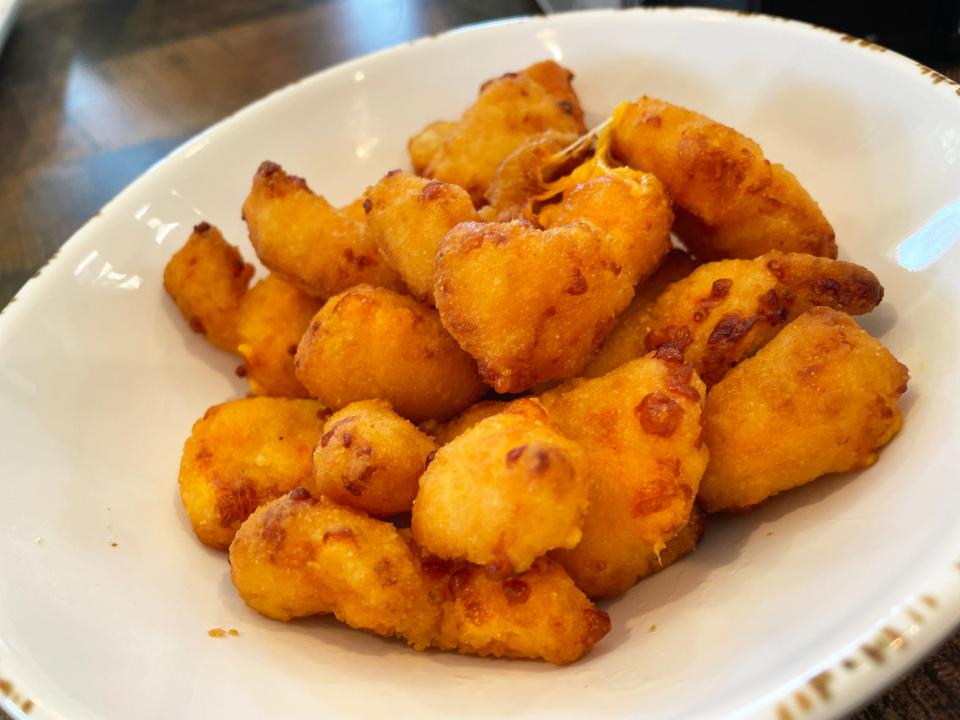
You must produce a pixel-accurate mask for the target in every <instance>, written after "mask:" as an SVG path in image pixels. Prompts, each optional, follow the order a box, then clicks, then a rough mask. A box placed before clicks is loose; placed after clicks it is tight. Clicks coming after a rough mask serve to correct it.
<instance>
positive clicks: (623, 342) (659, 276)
mask: <svg viewBox="0 0 960 720" xmlns="http://www.w3.org/2000/svg"><path fill="white" fill-rule="evenodd" d="M699 264H700V263H699V262H698V261H697V260H695V259H694V258H693V257H691V256H690V255H688V254H687V253H685V252H684V251H683V250H680V249H678V248H674V249H672V250H671V251H670V252H669V253H667V256H666V257H665V258H664V259H663V263H662V264H661V265H660V267H659V268H657V271H656V272H655V273H654V274H653V275H651V276H650V277H649V278H647V279H646V280H644V281H643V282H642V283H640V284H639V285H638V286H637V289H636V292H635V293H634V296H633V300H632V301H631V302H630V305H629V306H628V307H627V309H626V310H624V311H623V313H622V314H621V315H620V316H619V317H618V318H617V324H616V325H614V326H613V330H611V331H610V334H609V335H607V339H606V340H604V341H603V346H602V347H601V348H600V349H599V350H598V351H597V353H596V354H595V355H594V356H593V357H592V358H591V359H590V362H589V363H588V364H587V366H586V367H585V368H584V369H583V372H582V373H581V375H582V376H583V377H587V378H594V377H600V376H601V375H606V374H607V373H608V372H610V371H611V370H615V369H616V368H618V367H620V366H621V365H623V364H624V363H625V362H629V361H631V360H634V359H636V358H638V357H640V356H641V355H646V353H647V334H648V333H649V332H650V330H651V329H652V315H653V306H654V303H655V302H656V300H657V297H658V296H659V295H660V293H662V292H663V291H664V290H665V289H666V288H667V286H668V285H670V284H672V283H675V282H676V281H677V280H681V279H683V278H685V277H686V276H687V275H689V274H690V273H691V272H693V271H694V270H695V269H696V268H697V266H698V265H699Z"/></svg>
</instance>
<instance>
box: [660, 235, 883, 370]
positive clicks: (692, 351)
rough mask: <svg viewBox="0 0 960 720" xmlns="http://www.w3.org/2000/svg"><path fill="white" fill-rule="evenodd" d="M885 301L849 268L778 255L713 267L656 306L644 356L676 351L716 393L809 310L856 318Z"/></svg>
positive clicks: (859, 270)
mask: <svg viewBox="0 0 960 720" xmlns="http://www.w3.org/2000/svg"><path fill="white" fill-rule="evenodd" d="M882 299H883V286H882V285H880V281H879V280H877V278H876V276H875V275H874V274H873V273H872V272H870V271H869V270H867V269H866V268H864V267H861V266H860V265H854V264H853V263H848V262H842V261H839V260H830V259H829V258H822V257H814V256H813V255H805V254H802V253H781V252H771V253H767V254H766V255H762V256H761V257H758V258H755V259H753V260H721V261H718V262H711V263H707V264H705V265H701V266H700V267H699V268H697V269H696V270H694V271H693V272H692V273H691V274H690V275H689V276H688V277H686V278H684V279H683V280H680V281H678V282H675V283H673V284H672V285H670V286H669V287H668V288H667V289H666V290H664V291H663V293H661V294H660V296H659V297H658V298H657V301H656V303H655V304H654V307H653V310H652V311H651V315H652V318H651V321H650V324H651V329H650V332H649V333H648V335H647V340H646V344H647V349H648V350H653V349H655V348H657V347H660V346H663V345H670V346H673V347H675V348H677V349H678V350H680V351H681V352H683V354H684V357H685V358H686V359H687V361H688V362H689V363H691V364H692V365H693V367H694V368H695V369H696V371H697V373H698V374H699V375H700V377H702V378H703V380H704V382H706V383H707V385H713V384H714V383H717V382H719V381H720V380H721V379H722V378H723V376H724V375H725V374H726V373H727V371H728V370H729V369H730V368H731V367H733V366H734V365H736V364H737V363H738V362H739V361H740V360H742V359H743V358H745V357H748V356H750V355H752V354H753V353H754V352H756V351H757V350H759V349H760V348H761V347H763V345H764V344H765V343H766V342H768V341H769V340H770V339H771V338H772V337H773V336H774V335H776V334H777V332H779V331H780V329H781V328H782V327H783V326H784V325H785V324H786V323H787V322H789V321H790V320H793V319H794V318H796V317H797V316H799V315H801V314H802V313H804V312H805V311H807V310H808V309H810V308H811V307H817V306H826V307H831V308H833V309H835V310H842V311H844V312H846V313H849V314H851V315H861V314H863V313H867V312H870V311H871V310H873V308H875V307H876V306H877V305H878V304H879V303H880V301H881V300H882Z"/></svg>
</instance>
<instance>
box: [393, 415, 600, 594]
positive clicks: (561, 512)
mask: <svg viewBox="0 0 960 720" xmlns="http://www.w3.org/2000/svg"><path fill="white" fill-rule="evenodd" d="M587 494H588V483H587V468H586V458H585V455H584V452H583V449H582V448H581V447H580V446H579V445H578V444H577V443H575V442H573V441H571V440H568V439H567V438H565V437H563V436H562V435H560V434H559V433H558V432H556V431H555V430H554V429H553V428H552V427H551V424H550V420H549V417H548V416H547V414H546V412H545V411H544V410H543V408H542V407H541V405H540V403H539V402H537V401H536V400H533V399H525V400H519V401H516V402H515V403H512V404H511V405H510V406H508V407H507V408H506V409H505V410H504V411H503V412H501V413H498V414H496V415H493V416H491V417H488V418H486V419H485V420H481V421H480V422H479V423H477V424H476V425H475V426H474V427H472V428H471V429H469V430H467V431H466V432H464V433H463V434H462V435H460V436H459V437H457V438H455V439H453V440H451V441H450V442H449V443H448V444H446V445H444V446H443V447H441V448H440V449H439V450H438V451H437V452H436V455H435V457H434V458H433V460H432V461H431V462H430V464H429V466H428V467H427V469H426V472H424V473H423V476H422V477H421V478H420V492H419V494H418V495H417V499H416V502H415V503H414V506H413V516H412V524H411V529H412V530H413V537H414V539H415V540H416V541H417V544H418V545H420V546H421V547H423V548H424V549H425V550H427V551H428V552H429V553H431V554H432V555H436V556H437V557H441V558H449V559H455V560H461V559H462V560H468V561H470V562H472V563H476V564H479V565H483V566H487V567H488V568H489V569H490V571H491V572H492V573H494V574H501V575H502V574H509V573H517V572H523V571H525V570H527V569H528V568H529V567H530V566H531V565H532V564H533V561H534V560H535V559H536V558H538V557H540V556H541V555H543V554H544V553H545V552H547V551H548V550H551V549H553V548H558V547H562V548H572V547H574V546H576V544H577V543H578V542H579V541H580V536H581V531H580V527H581V526H582V525H583V518H584V514H585V512H586V509H587Z"/></svg>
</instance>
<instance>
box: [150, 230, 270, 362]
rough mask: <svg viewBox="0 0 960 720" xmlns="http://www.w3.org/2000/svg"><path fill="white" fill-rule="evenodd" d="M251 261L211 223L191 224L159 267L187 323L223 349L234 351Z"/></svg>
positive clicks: (169, 291)
mask: <svg viewBox="0 0 960 720" xmlns="http://www.w3.org/2000/svg"><path fill="white" fill-rule="evenodd" d="M252 277H253V265H251V264H249V263H245V262H244V261H243V257H242V256H241V255H240V251H239V250H237V248H236V247H235V246H234V245H231V244H230V243H228V242H227V241H226V240H224V239H223V235H221V234H220V231H219V230H217V228H215V227H214V226H213V225H211V224H210V223H205V222H202V223H200V224H199V225H197V226H196V227H194V228H193V232H192V233H191V234H190V237H189V238H188V239H187V242H186V244H185V245H184V246H183V247H182V248H180V249H179V250H177V252H175V253H174V254H173V257H171V258H170V261H169V262H168V263H167V266H166V267H165V268H164V270H163V287H164V288H165V289H166V291H167V292H168V293H170V297H172V298H173V300H174V302H176V303H177V307H179V308H180V312H182V313H183V316H184V317H185V318H186V319H187V322H188V323H190V327H191V328H192V329H193V330H194V331H196V332H198V333H203V334H204V335H206V336H207V339H209V340H210V342H212V343H213V344H214V345H216V346H217V347H218V348H220V349H221V350H226V351H227V352H236V351H237V327H236V322H237V311H238V310H239V308H240V303H241V301H242V300H243V296H244V293H246V292H247V286H248V285H249V284H250V278H252Z"/></svg>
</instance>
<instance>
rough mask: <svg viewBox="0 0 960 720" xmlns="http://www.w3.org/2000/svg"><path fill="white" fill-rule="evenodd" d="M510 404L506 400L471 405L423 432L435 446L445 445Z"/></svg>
mask: <svg viewBox="0 0 960 720" xmlns="http://www.w3.org/2000/svg"><path fill="white" fill-rule="evenodd" d="M509 404H510V403H509V402H508V401H506V400H481V401H480V402H478V403H476V404H475V405H471V406H470V407H468V408H467V409H466V410H464V411H463V412H462V413H460V414H459V415H457V416H456V417H455V418H453V419H452V420H450V422H446V423H432V424H431V426H429V427H427V426H425V427H423V428H422V429H423V430H424V432H429V433H430V434H431V435H433V437H434V438H435V439H436V441H437V445H446V444H447V443H448V442H450V441H451V440H453V439H454V438H456V437H459V436H460V435H463V433H465V432H466V431H467V430H469V429H470V428H472V427H473V426H474V425H476V424H477V423H478V422H480V421H481V420H485V419H486V418H488V417H490V416H491V415H496V414H497V413H499V412H502V411H503V409H504V408H506V407H507V405H509Z"/></svg>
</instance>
